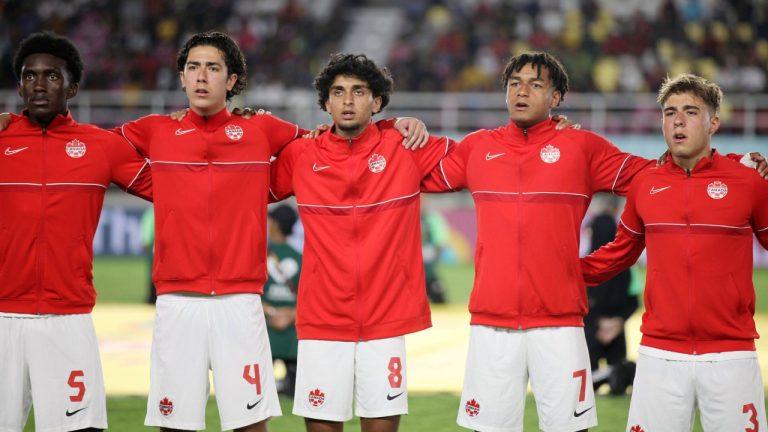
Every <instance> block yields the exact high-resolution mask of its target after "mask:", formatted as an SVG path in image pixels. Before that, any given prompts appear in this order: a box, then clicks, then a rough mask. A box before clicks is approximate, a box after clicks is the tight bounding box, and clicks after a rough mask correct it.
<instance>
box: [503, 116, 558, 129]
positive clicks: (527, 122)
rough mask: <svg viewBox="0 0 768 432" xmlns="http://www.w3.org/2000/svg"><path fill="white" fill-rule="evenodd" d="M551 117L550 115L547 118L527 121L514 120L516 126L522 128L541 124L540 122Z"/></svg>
mask: <svg viewBox="0 0 768 432" xmlns="http://www.w3.org/2000/svg"><path fill="white" fill-rule="evenodd" d="M549 119H550V117H547V118H544V119H541V120H532V121H526V122H522V121H514V120H513V121H512V122H513V123H514V124H515V126H517V127H519V128H520V129H530V128H532V127H534V126H536V125H537V124H539V123H541V122H543V121H546V120H549Z"/></svg>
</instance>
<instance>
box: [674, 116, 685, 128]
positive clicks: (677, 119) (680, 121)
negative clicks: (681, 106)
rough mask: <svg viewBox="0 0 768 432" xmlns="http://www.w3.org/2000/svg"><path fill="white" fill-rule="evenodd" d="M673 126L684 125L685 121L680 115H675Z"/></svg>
mask: <svg viewBox="0 0 768 432" xmlns="http://www.w3.org/2000/svg"><path fill="white" fill-rule="evenodd" d="M673 124H674V125H675V126H683V125H684V124H685V119H684V117H683V115H682V114H676V115H675V121H674V123H673Z"/></svg>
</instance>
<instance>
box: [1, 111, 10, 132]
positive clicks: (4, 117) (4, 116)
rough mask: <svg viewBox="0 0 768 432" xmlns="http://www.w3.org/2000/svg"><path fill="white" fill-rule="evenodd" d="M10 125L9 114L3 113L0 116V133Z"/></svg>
mask: <svg viewBox="0 0 768 432" xmlns="http://www.w3.org/2000/svg"><path fill="white" fill-rule="evenodd" d="M10 124H11V114H10V113H7V112H4V113H2V114H0V132H2V131H4V130H6V129H7V128H8V126H9V125H10Z"/></svg>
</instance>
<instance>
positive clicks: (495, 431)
mask: <svg viewBox="0 0 768 432" xmlns="http://www.w3.org/2000/svg"><path fill="white" fill-rule="evenodd" d="M456 424H457V425H459V426H461V427H463V428H467V429H471V430H475V431H483V432H523V428H522V426H521V427H519V428H517V427H510V428H504V427H493V426H484V425H480V424H472V425H470V424H469V422H463V421H461V420H456ZM571 432H572V431H571Z"/></svg>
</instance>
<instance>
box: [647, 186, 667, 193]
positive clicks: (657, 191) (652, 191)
mask: <svg viewBox="0 0 768 432" xmlns="http://www.w3.org/2000/svg"><path fill="white" fill-rule="evenodd" d="M671 187H672V186H665V187H663V188H658V189H656V186H651V195H655V194H657V193H659V192H664V191H665V190H667V189H669V188H671Z"/></svg>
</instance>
